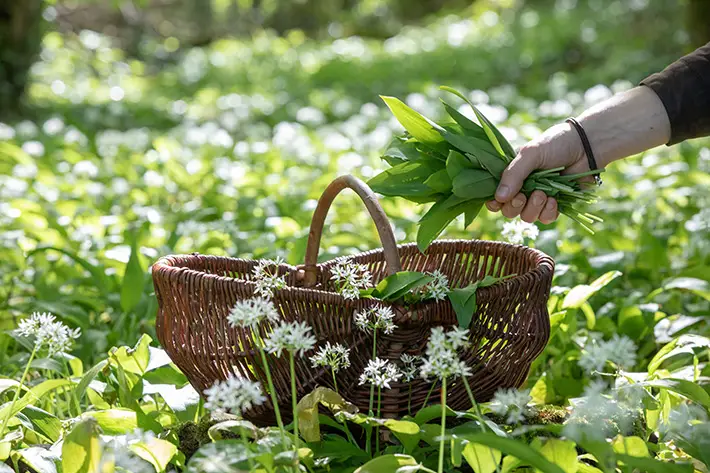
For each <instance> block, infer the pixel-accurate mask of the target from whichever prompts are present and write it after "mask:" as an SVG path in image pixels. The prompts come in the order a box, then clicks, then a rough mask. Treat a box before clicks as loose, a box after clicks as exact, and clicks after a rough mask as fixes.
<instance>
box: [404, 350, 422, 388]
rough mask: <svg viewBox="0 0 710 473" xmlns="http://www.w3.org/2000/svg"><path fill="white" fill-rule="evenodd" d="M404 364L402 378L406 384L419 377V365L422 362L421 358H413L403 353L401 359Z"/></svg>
mask: <svg viewBox="0 0 710 473" xmlns="http://www.w3.org/2000/svg"><path fill="white" fill-rule="evenodd" d="M399 359H400V361H401V362H402V368H401V372H402V378H403V380H404V382H406V383H409V382H412V381H413V380H415V379H416V378H418V377H419V366H418V365H419V364H420V363H421V361H422V357H421V356H412V355H409V354H407V353H403V354H402V356H400V357H399Z"/></svg>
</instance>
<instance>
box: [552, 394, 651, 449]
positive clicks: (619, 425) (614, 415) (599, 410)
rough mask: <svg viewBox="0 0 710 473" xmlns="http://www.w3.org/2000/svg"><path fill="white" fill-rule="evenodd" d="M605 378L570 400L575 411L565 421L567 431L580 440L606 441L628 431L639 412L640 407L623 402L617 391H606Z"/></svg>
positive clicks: (573, 437)
mask: <svg viewBox="0 0 710 473" xmlns="http://www.w3.org/2000/svg"><path fill="white" fill-rule="evenodd" d="M605 390H606V385H605V384H604V382H602V381H596V382H593V383H591V384H590V385H589V386H588V387H587V388H586V389H585V390H584V396H583V397H582V398H580V399H573V400H570V403H571V404H572V414H571V415H570V417H569V419H567V421H566V422H565V426H564V430H563V432H564V434H565V435H566V436H567V437H569V438H570V439H573V440H576V441H578V442H579V441H583V440H584V439H587V440H595V441H604V440H605V439H606V438H609V437H612V436H614V435H616V434H617V433H622V434H625V433H627V432H628V431H629V430H630V429H631V427H632V424H633V421H634V419H635V418H636V416H637V413H638V406H636V407H634V408H630V407H629V406H626V405H625V404H624V403H623V402H619V399H618V397H617V395H616V392H613V393H611V394H604V391H605Z"/></svg>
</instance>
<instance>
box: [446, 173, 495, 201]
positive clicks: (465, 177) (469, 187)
mask: <svg viewBox="0 0 710 473" xmlns="http://www.w3.org/2000/svg"><path fill="white" fill-rule="evenodd" d="M453 184H454V195H456V196H457V197H462V198H465V199H483V200H491V199H493V197H494V195H495V192H496V189H497V188H498V180H497V179H496V178H494V177H493V176H491V175H490V174H489V173H488V171H484V170H482V169H465V170H463V171H461V172H460V173H459V175H458V176H456V177H455V178H454V181H453Z"/></svg>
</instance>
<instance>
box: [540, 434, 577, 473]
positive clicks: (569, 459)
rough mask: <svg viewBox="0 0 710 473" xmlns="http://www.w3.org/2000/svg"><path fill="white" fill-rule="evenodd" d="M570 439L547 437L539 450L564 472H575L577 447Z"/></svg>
mask: <svg viewBox="0 0 710 473" xmlns="http://www.w3.org/2000/svg"><path fill="white" fill-rule="evenodd" d="M575 447H576V446H575V443H574V442H572V441H571V440H560V439H554V438H552V439H549V440H548V441H547V442H545V445H543V446H542V448H541V449H540V452H541V453H542V454H543V455H544V456H545V458H547V459H548V460H550V461H551V462H552V463H554V464H555V465H557V466H559V467H560V468H562V470H564V471H565V473H577V449H576V448H575Z"/></svg>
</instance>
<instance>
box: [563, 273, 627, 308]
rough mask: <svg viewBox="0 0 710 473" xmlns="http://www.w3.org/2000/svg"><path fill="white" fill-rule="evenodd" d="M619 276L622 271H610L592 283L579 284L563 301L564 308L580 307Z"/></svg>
mask: <svg viewBox="0 0 710 473" xmlns="http://www.w3.org/2000/svg"><path fill="white" fill-rule="evenodd" d="M619 276H621V272H620V271H609V272H608V273H605V274H604V275H602V276H600V277H599V278H597V279H595V280H594V282H592V283H591V284H580V285H579V286H575V287H573V288H572V290H570V291H569V292H568V293H567V295H566V296H565V299H564V301H563V302H562V309H578V308H580V307H581V306H582V304H584V303H585V302H587V300H588V299H589V298H590V297H592V296H593V295H594V294H596V293H597V292H599V291H600V290H601V289H603V288H604V287H605V286H606V285H607V284H609V283H610V282H612V281H613V280H614V279H616V278H618V277H619Z"/></svg>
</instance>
